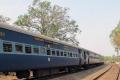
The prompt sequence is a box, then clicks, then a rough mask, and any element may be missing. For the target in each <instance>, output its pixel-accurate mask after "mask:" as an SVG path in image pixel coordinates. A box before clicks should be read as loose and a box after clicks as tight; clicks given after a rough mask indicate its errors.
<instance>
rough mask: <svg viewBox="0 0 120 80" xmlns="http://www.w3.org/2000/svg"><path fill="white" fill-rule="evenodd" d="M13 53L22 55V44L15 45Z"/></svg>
mask: <svg viewBox="0 0 120 80" xmlns="http://www.w3.org/2000/svg"><path fill="white" fill-rule="evenodd" d="M15 51H16V52H19V53H22V52H23V46H22V44H15Z"/></svg>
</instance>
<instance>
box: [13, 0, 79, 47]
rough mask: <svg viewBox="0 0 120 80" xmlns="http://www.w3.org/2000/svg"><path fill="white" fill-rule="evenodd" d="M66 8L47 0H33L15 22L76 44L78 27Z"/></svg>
mask: <svg viewBox="0 0 120 80" xmlns="http://www.w3.org/2000/svg"><path fill="white" fill-rule="evenodd" d="M68 10H69V9H68V8H63V7H60V6H58V5H52V4H51V2H49V1H41V0H33V2H32V4H30V5H29V9H28V12H27V13H26V14H24V15H20V16H18V19H17V20H16V21H15V24H16V25H18V26H26V27H27V29H28V30H34V31H39V32H40V33H41V34H42V35H45V36H48V37H52V38H57V39H59V40H64V41H67V42H71V43H73V44H74V45H78V43H79V42H78V41H77V40H76V35H77V33H78V32H80V29H79V26H78V25H77V24H76V21H75V20H72V19H71V18H70V16H68Z"/></svg>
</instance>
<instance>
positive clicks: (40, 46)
mask: <svg viewBox="0 0 120 80" xmlns="http://www.w3.org/2000/svg"><path fill="white" fill-rule="evenodd" d="M81 53H82V49H81V48H78V47H76V46H72V45H70V44H68V43H65V42H62V41H59V40H55V39H52V38H49V37H46V36H42V35H40V33H39V34H38V33H31V32H30V31H26V30H23V29H21V28H18V27H14V26H10V25H7V24H0V72H16V75H17V77H19V78H21V77H26V76H29V74H30V73H29V71H30V70H31V71H32V72H33V75H34V76H41V75H46V74H47V75H49V74H54V73H56V72H58V71H60V70H69V69H70V68H71V67H74V66H75V67H78V66H81V65H82V64H85V60H84V58H82V54H81ZM84 55H85V54H84ZM84 55H83V56H84Z"/></svg>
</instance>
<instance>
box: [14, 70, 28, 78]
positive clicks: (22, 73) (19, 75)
mask: <svg viewBox="0 0 120 80" xmlns="http://www.w3.org/2000/svg"><path fill="white" fill-rule="evenodd" d="M16 76H17V78H19V79H22V78H27V79H29V78H30V71H18V72H16Z"/></svg>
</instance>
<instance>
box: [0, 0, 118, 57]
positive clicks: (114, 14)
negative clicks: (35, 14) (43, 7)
mask: <svg viewBox="0 0 120 80" xmlns="http://www.w3.org/2000/svg"><path fill="white" fill-rule="evenodd" d="M49 1H51V2H52V4H53V5H54V4H57V5H59V6H61V7H66V8H69V9H70V10H69V12H68V15H70V17H71V18H72V19H73V20H75V21H76V22H77V24H78V25H79V27H80V29H81V31H82V32H81V34H79V35H77V39H78V41H79V42H80V47H83V48H86V49H89V50H92V51H94V52H96V53H98V54H102V55H104V56H112V55H114V54H116V53H115V52H114V47H113V46H112V44H111V42H110V38H109V35H110V33H111V31H112V30H113V29H114V28H115V27H116V25H117V24H118V22H119V20H120V10H119V9H120V0H49ZM31 3H32V0H0V14H1V15H3V16H7V17H10V18H11V22H14V21H15V20H16V19H17V17H18V16H19V15H21V14H25V13H27V9H28V6H29V4H31Z"/></svg>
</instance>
